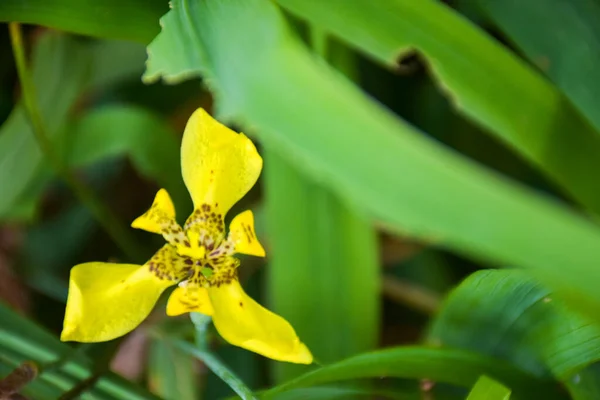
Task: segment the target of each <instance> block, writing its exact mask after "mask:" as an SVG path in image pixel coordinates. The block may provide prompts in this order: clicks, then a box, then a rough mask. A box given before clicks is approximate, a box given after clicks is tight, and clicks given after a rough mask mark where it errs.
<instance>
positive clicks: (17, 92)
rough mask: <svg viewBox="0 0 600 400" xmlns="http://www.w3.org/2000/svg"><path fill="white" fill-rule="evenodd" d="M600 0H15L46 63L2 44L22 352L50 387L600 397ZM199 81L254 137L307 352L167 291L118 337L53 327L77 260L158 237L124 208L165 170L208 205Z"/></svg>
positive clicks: (5, 221)
mask: <svg viewBox="0 0 600 400" xmlns="http://www.w3.org/2000/svg"><path fill="white" fill-rule="evenodd" d="M350 3H351V4H350ZM599 20H600V4H599V3H597V2H596V1H595V0H594V1H589V0H529V1H527V2H522V1H517V0H453V1H445V2H442V1H437V0H420V1H414V0H378V1H371V0H353V1H352V2H348V1H344V0H329V1H321V0H275V1H269V0H228V1H225V0H172V1H171V5H170V7H169V4H168V2H167V1H166V0H152V1H151V2H147V1H140V0H120V1H116V0H98V1H95V2H93V4H92V3H90V2H83V1H78V0H54V1H51V2H48V1H43V0H32V1H28V2H22V1H18V0H4V1H2V2H0V21H2V22H11V23H14V22H19V23H25V24H34V25H27V26H23V28H22V29H23V30H24V33H25V44H26V45H27V49H26V50H28V51H27V64H28V67H29V68H28V70H29V71H25V72H26V73H27V74H30V75H31V82H32V86H33V89H31V88H29V87H28V85H26V84H23V82H24V81H23V80H22V78H23V75H22V73H23V69H22V68H19V70H18V71H17V67H16V66H15V63H13V62H4V63H2V65H1V66H0V116H1V118H2V119H0V121H3V122H2V125H1V126H0V193H1V194H2V196H0V224H2V225H0V300H1V302H0V377H4V376H7V375H9V373H10V372H11V371H13V370H15V368H17V367H18V366H19V365H20V364H21V363H22V362H24V361H32V362H35V363H36V364H37V365H38V367H39V373H38V376H37V377H34V378H32V379H31V381H30V382H29V380H27V381H25V382H21V384H22V385H20V386H19V388H20V387H21V386H22V387H23V388H22V389H21V391H20V393H21V394H23V395H24V396H27V397H29V398H32V399H41V400H44V399H58V398H61V399H68V398H83V399H153V398H165V399H197V398H207V399H212V398H225V397H228V396H232V395H233V394H234V392H235V393H237V394H238V395H240V396H241V397H243V398H275V399H279V398H281V399H288V398H289V399H295V398H315V399H335V398H370V396H375V395H376V396H378V398H379V397H380V398H399V399H400V398H421V396H423V392H426V391H428V392H431V395H432V396H434V398H440V399H446V398H448V399H455V398H462V399H464V398H469V399H506V398H509V396H510V399H521V398H522V399H527V398H534V397H535V396H538V397H539V396H543V398H548V399H568V398H572V399H576V400H587V399H595V398H598V397H599V396H600V385H599V384H598V382H600V370H599V368H600V367H599V366H600V363H599V361H600V352H599V351H598V342H599V340H600V325H599V321H598V311H597V310H598V309H599V307H600V291H598V286H599V284H600V270H599V269H598V268H597V267H596V263H597V260H598V259H600V227H599V226H598V219H597V215H598V213H599V212H600V184H599V183H598V179H597V177H596V174H595V171H597V170H598V169H599V167H600V112H599V111H598V109H599V108H598V104H597V103H598V102H597V99H598V95H597V94H598V92H599V91H598V89H599V88H598V85H599V83H598V82H600V80H598V79H596V78H597V73H596V72H595V67H596V65H597V64H598V63H597V61H598V60H599V59H600V30H599V28H598V26H599V25H598V23H597V22H598V21H599ZM15 29H18V26H17V25H14V24H13V25H11V35H12V36H10V38H11V39H13V43H17V42H16V41H15V37H14V32H15ZM5 32H8V30H5ZM80 35H82V36H80ZM21 50H23V49H22V48H21ZM11 51H12V50H11V42H10V40H9V35H7V34H5V35H0V54H1V55H2V57H3V59H5V60H11V57H10V54H11ZM15 54H17V52H15ZM17 61H18V58H17ZM17 72H19V74H18V73H17ZM19 75H20V77H21V79H19ZM28 96H29V97H28ZM27 99H33V101H34V105H33V106H34V107H35V108H36V109H34V110H32V109H31V107H32V105H31V101H29V102H28V101H27ZM198 107H204V108H206V109H209V110H210V111H211V112H212V113H213V115H215V116H216V117H218V118H219V119H220V120H221V121H223V122H226V123H228V124H230V125H233V126H235V127H236V128H239V129H237V130H238V131H239V130H241V131H244V132H245V133H246V134H248V135H249V136H250V137H252V139H253V140H254V141H255V142H256V143H257V144H258V145H259V152H260V153H261V154H262V156H263V157H264V161H265V163H264V173H263V176H262V177H261V178H260V180H259V187H258V188H257V189H253V191H251V192H250V193H249V194H248V195H247V196H246V197H245V198H244V199H243V200H242V202H241V203H240V204H238V205H236V207H235V208H234V210H233V212H232V213H231V214H232V215H235V214H237V212H236V211H243V210H244V209H248V208H251V209H253V210H254V212H255V215H256V225H257V234H258V236H259V237H260V238H261V240H262V241H263V243H265V244H266V246H265V247H266V250H267V255H268V257H267V259H266V263H263V262H262V261H256V260H254V259H245V260H244V263H243V265H244V267H242V268H241V270H240V274H241V276H242V280H244V281H245V282H244V286H245V287H247V289H248V291H249V292H251V294H252V295H253V297H255V298H257V299H260V302H261V303H263V304H266V305H269V307H270V308H271V309H273V310H274V311H276V312H277V313H279V314H281V315H282V316H284V317H285V318H286V319H287V320H289V321H290V322H291V323H292V325H293V326H294V327H295V329H296V331H297V332H298V335H299V336H300V337H301V338H302V340H303V341H304V342H305V343H306V344H307V345H308V346H309V347H310V349H311V350H312V352H313V354H314V356H315V359H316V361H317V362H316V363H315V364H313V365H311V366H308V367H298V366H291V365H288V364H282V363H276V362H274V361H267V360H266V359H264V358H262V357H259V356H257V355H255V354H252V353H248V352H246V351H244V350H241V349H239V348H235V347H232V346H229V345H227V344H226V343H224V342H223V341H222V340H220V339H219V337H218V336H217V335H215V334H214V329H213V328H212V327H211V326H207V325H206V324H205V322H202V321H200V320H198V319H197V318H196V317H193V318H192V319H193V323H190V320H189V318H186V317H183V318H165V317H164V301H163V302H162V305H161V306H160V307H158V310H157V311H156V312H155V313H153V314H152V315H151V316H150V317H149V318H148V319H147V321H146V322H145V323H144V325H143V326H142V327H140V328H139V329H138V330H137V331H136V332H135V333H133V334H131V335H130V336H128V337H127V338H126V339H124V340H122V341H121V340H117V341H115V342H109V343H106V344H94V345H74V346H72V345H67V344H65V343H61V342H60V341H59V339H58V336H59V332H60V328H61V323H62V318H63V315H64V303H65V299H66V290H67V282H68V271H69V269H70V268H71V267H72V266H73V265H75V264H77V263H80V262H84V261H121V262H128V263H143V262H144V261H145V258H146V259H147V258H149V257H150V256H151V255H152V253H151V250H150V249H152V248H157V246H158V243H160V241H159V240H158V241H153V239H148V237H147V236H143V235H137V233H131V236H130V237H129V236H128V237H121V236H119V235H116V236H115V235H112V234H111V232H112V230H111V229H108V232H105V228H106V226H107V224H108V225H109V227H110V225H111V224H113V225H114V224H116V225H117V227H116V228H118V229H116V231H118V230H119V229H121V230H125V229H127V226H128V225H129V224H130V222H131V221H132V220H133V219H134V218H135V217H137V216H138V215H141V214H142V213H143V212H144V210H145V209H147V208H148V207H149V206H150V204H151V201H152V197H153V194H154V193H155V192H156V190H157V189H158V188H159V187H162V188H166V189H167V190H168V191H169V193H170V194H171V195H172V196H173V200H174V202H175V205H176V208H177V209H178V216H184V215H187V214H189V212H188V211H190V210H191V203H190V201H189V196H188V193H187V192H186V190H185V188H184V185H183V182H182V180H181V171H180V160H179V147H180V142H181V134H182V132H183V128H184V124H185V121H186V120H187V119H188V117H189V116H190V115H191V114H192V112H193V111H194V110H195V109H196V108H198ZM32 111H33V112H32ZM36 115H37V116H39V118H38V117H37V116H36ZM40 126H41V127H42V128H43V131H44V132H43V133H45V135H46V136H47V139H48V143H49V148H46V147H44V146H43V145H41V144H40V143H41V142H40V141H39V137H40V136H39V133H40V132H39V127H40ZM71 176H73V177H74V179H71V178H70V177H71ZM86 190H87V191H86ZM88 191H89V192H88ZM86 193H88V194H89V195H86ZM90 196H91V197H90ZM90 199H91V200H93V201H92V202H90ZM94 202H95V203H94ZM96 203H100V204H101V205H102V206H103V207H104V209H105V210H107V212H108V214H107V215H108V216H109V217H111V218H109V219H107V220H102V219H100V220H99V219H98V215H100V214H98V213H97V212H94V210H95V209H94V207H91V208H90V205H92V206H93V204H96ZM121 239H126V240H121ZM142 240H143V241H142ZM131 243H134V244H135V249H130V248H129V247H131V246H130V244H131ZM129 250H131V251H129ZM144 257H145V258H144ZM265 264H266V265H265ZM495 268H502V269H495ZM4 282H7V283H6V284H5V283H4ZM440 298H444V300H443V301H439V299H440ZM163 300H164V299H163ZM432 309H436V312H435V313H434V314H433V315H424V314H423V311H425V312H426V313H427V312H431V311H432ZM16 310H19V311H16ZM192 338H193V339H194V340H193V342H194V343H193V344H192V343H191V342H190V340H191V339H192ZM146 352H147V356H146ZM123 360H126V361H128V362H124V361H123ZM111 362H112V364H111ZM111 365H112V367H113V369H114V370H115V371H117V372H119V373H121V374H125V375H126V376H127V377H128V378H129V379H125V378H123V377H120V376H118V374H117V373H115V372H110V368H109V367H110V366H111ZM207 368H208V369H209V370H210V371H212V372H214V374H213V373H212V372H208V371H207ZM382 378H385V379H382ZM3 385H4V386H3ZM11 385H13V384H12V383H10V380H5V381H1V380H0V398H2V397H3V395H5V394H6V393H9V392H8V391H7V389H6V387H7V386H11ZM11 387H12V386H11ZM9 389H10V388H9ZM11 390H12V389H11ZM15 390H16V389H15ZM232 390H233V391H232ZM3 391H4V392H3ZM13 391H14V390H13Z"/></svg>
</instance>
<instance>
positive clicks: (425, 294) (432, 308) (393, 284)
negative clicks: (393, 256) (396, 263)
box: [381, 276, 442, 315]
mask: <svg viewBox="0 0 600 400" xmlns="http://www.w3.org/2000/svg"><path fill="white" fill-rule="evenodd" d="M381 291H382V292H383V295H384V296H386V297H387V298H389V299H390V300H393V301H395V302H397V303H400V304H404V305H406V306H409V307H410V308H412V309H414V310H417V311H421V312H422V313H424V314H426V315H434V314H435V313H436V312H437V311H438V310H439V309H440V305H441V303H442V299H441V297H440V296H439V295H438V294H437V293H435V292H433V291H431V290H429V289H427V288H424V287H421V286H418V285H415V284H413V283H411V282H407V281H404V280H401V279H398V278H394V277H392V276H384V277H383V279H382V282H381Z"/></svg>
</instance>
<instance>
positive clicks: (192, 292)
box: [167, 286, 213, 316]
mask: <svg viewBox="0 0 600 400" xmlns="http://www.w3.org/2000/svg"><path fill="white" fill-rule="evenodd" d="M189 312H199V313H202V314H204V315H209V316H210V315H213V308H212V304H211V303H210V298H209V297H208V291H207V290H206V289H205V288H203V287H194V286H187V287H178V288H176V289H175V290H174V291H173V293H171V296H170V297H169V301H168V303H167V315H169V316H175V315H180V314H185V313H189Z"/></svg>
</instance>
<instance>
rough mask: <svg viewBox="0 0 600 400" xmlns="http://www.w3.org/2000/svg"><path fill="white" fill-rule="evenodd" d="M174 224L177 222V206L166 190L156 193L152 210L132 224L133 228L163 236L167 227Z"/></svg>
mask: <svg viewBox="0 0 600 400" xmlns="http://www.w3.org/2000/svg"><path fill="white" fill-rule="evenodd" d="M172 222H175V206H174V205H173V201H172V200H171V196H169V193H168V192H167V191H166V190H165V189H160V190H159V191H158V193H156V196H155V197H154V201H153V202H152V206H151V207H150V209H149V210H148V211H146V212H145V213H144V214H143V215H142V216H140V217H138V218H136V219H135V221H133V222H132V223H131V227H132V228H136V229H142V230H145V231H148V232H152V233H160V234H162V233H163V231H164V229H165V225H168V224H170V223H172Z"/></svg>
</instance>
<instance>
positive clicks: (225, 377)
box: [173, 313, 258, 400]
mask: <svg viewBox="0 0 600 400" xmlns="http://www.w3.org/2000/svg"><path fill="white" fill-rule="evenodd" d="M191 319H192V322H193V323H194V326H195V327H196V345H193V344H191V343H188V342H186V341H183V340H175V341H173V345H174V346H175V347H177V348H179V349H180V350H181V351H183V352H185V353H188V354H190V355H192V356H194V357H195V358H197V359H199V360H200V361H202V362H203V363H204V364H205V365H206V366H207V367H208V368H209V369H210V370H211V371H212V372H213V373H214V374H215V375H217V376H218V377H219V378H220V379H221V380H222V381H223V382H225V383H226V384H227V385H229V387H230V388H231V389H232V390H233V391H234V392H235V393H237V394H238V396H240V397H241V398H242V399H243V400H258V398H257V397H256V396H255V395H254V393H252V390H250V388H249V387H248V386H246V384H245V383H244V382H243V381H242V380H241V379H240V378H238V376H237V375H236V374H235V373H233V372H232V371H231V370H230V369H229V368H227V366H226V365H225V364H223V362H222V361H221V360H219V358H218V357H216V356H215V355H214V354H212V353H211V352H210V351H208V347H207V341H206V333H207V328H208V324H209V323H210V321H211V318H210V317H205V316H204V315H201V314H198V313H191Z"/></svg>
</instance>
